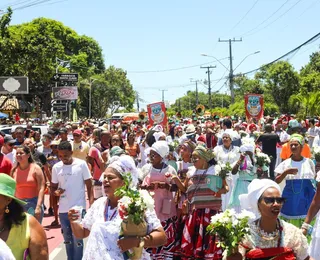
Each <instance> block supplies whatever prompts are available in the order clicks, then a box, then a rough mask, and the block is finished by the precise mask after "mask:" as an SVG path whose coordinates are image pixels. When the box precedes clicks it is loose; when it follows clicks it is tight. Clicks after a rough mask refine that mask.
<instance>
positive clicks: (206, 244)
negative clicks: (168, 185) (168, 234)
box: [174, 145, 228, 259]
mask: <svg viewBox="0 0 320 260" xmlns="http://www.w3.org/2000/svg"><path fill="white" fill-rule="evenodd" d="M192 160H193V163H194V166H193V167H191V168H190V170H189V171H188V173H187V179H186V183H187V186H185V188H186V189H187V200H186V201H185V207H186V208H187V210H186V211H187V212H186V213H187V215H186V218H185V226H184V229H183V235H182V236H183V237H182V240H181V246H180V247H181V249H180V251H181V255H182V259H191V258H192V259H221V254H222V251H221V249H220V248H218V247H217V245H216V237H215V236H210V235H208V234H207V232H206V227H207V226H208V225H209V220H210V218H211V217H212V216H214V215H215V214H217V213H218V212H220V211H221V194H225V193H226V192H228V185H227V182H226V180H225V179H224V180H223V185H222V188H221V189H219V190H218V191H217V192H214V191H212V190H211V189H209V187H208V184H207V176H210V175H215V174H216V173H215V168H214V166H215V160H214V154H213V152H212V151H211V150H208V149H206V148H205V147H203V146H201V145H198V146H197V147H196V148H195V150H194V151H193V153H192ZM174 180H175V179H174ZM175 181H176V180H175ZM177 185H178V186H179V187H180V183H179V182H178V181H177ZM181 188H182V187H181Z"/></svg>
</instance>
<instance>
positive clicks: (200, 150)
mask: <svg viewBox="0 0 320 260" xmlns="http://www.w3.org/2000/svg"><path fill="white" fill-rule="evenodd" d="M193 154H196V155H198V156H199V157H200V158H202V159H204V160H205V161H206V162H209V161H211V160H212V159H213V158H214V154H213V152H212V151H211V150H208V149H207V148H205V147H204V146H203V145H198V146H197V147H196V148H195V149H194V151H193Z"/></svg>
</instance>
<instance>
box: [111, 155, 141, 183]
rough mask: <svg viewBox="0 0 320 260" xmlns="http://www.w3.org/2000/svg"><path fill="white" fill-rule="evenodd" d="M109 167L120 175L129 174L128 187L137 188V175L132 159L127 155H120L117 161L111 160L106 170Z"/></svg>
mask: <svg viewBox="0 0 320 260" xmlns="http://www.w3.org/2000/svg"><path fill="white" fill-rule="evenodd" d="M109 167H110V168H113V169H115V170H116V171H117V172H119V173H120V174H121V175H124V174H125V173H128V172H129V173H131V179H132V181H131V183H130V187H131V188H133V187H135V188H136V187H137V185H138V176H139V173H138V170H137V167H136V165H135V163H134V160H133V159H132V157H130V156H129V155H122V156H120V157H118V158H117V159H115V160H113V161H112V162H111V163H110V164H109V166H108V168H109Z"/></svg>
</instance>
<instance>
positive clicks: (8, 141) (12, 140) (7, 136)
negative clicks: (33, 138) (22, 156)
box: [4, 135, 16, 144]
mask: <svg viewBox="0 0 320 260" xmlns="http://www.w3.org/2000/svg"><path fill="white" fill-rule="evenodd" d="M4 142H5V143H10V144H14V143H15V142H16V140H14V139H13V137H12V136H11V135H6V136H5V137H4Z"/></svg>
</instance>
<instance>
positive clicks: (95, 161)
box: [89, 147, 102, 181]
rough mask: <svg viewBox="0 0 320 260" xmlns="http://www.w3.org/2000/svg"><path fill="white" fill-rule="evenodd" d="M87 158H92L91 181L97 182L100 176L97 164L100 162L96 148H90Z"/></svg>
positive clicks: (100, 172)
mask: <svg viewBox="0 0 320 260" xmlns="http://www.w3.org/2000/svg"><path fill="white" fill-rule="evenodd" d="M89 157H91V158H93V179H94V180H97V181H98V180H99V179H100V177H101V174H102V171H101V169H100V166H99V164H98V163H100V162H101V160H102V158H101V156H100V151H99V150H98V149H97V148H96V147H91V148H90V150H89Z"/></svg>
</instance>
